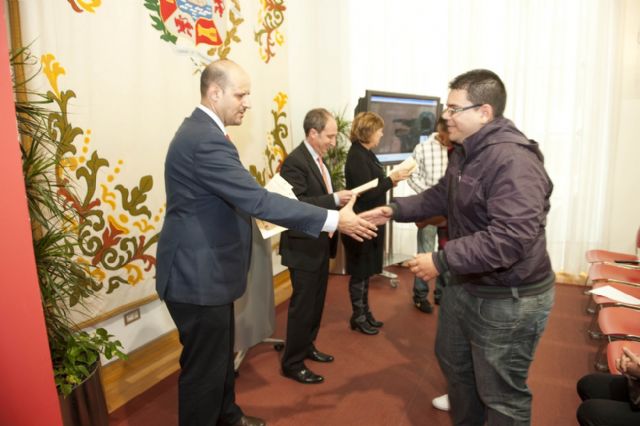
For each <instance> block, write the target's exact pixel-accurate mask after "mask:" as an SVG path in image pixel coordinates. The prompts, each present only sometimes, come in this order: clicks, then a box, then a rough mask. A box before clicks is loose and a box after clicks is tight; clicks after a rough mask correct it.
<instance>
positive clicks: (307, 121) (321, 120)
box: [302, 108, 333, 136]
mask: <svg viewBox="0 0 640 426" xmlns="http://www.w3.org/2000/svg"><path fill="white" fill-rule="evenodd" d="M330 118H333V115H331V113H330V112H329V111H327V110H326V109H324V108H314V109H312V110H311V111H309V112H308V113H307V115H305V116H304V122H303V123H302V126H303V127H304V135H305V136H309V132H310V131H311V129H316V132H318V133H321V132H322V131H323V130H324V127H325V126H326V125H327V121H329V119H330Z"/></svg>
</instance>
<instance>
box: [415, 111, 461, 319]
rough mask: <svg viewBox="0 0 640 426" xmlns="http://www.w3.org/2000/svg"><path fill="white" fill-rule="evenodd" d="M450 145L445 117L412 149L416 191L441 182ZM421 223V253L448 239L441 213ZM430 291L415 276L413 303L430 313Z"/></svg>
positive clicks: (436, 292) (442, 279) (436, 291)
mask: <svg viewBox="0 0 640 426" xmlns="http://www.w3.org/2000/svg"><path fill="white" fill-rule="evenodd" d="M450 147H451V142H450V141H449V133H448V130H447V122H446V120H444V119H443V118H442V117H441V118H440V119H439V120H438V122H437V124H436V131H435V132H434V133H432V134H431V136H430V137H429V139H428V140H427V141H426V142H423V143H420V144H418V145H416V147H415V149H414V150H413V154H412V156H413V158H414V160H416V164H417V168H416V171H415V172H414V173H413V174H412V175H411V177H410V178H409V180H408V181H407V183H408V184H409V186H410V187H411V189H413V190H414V191H415V192H416V193H420V192H422V191H424V190H426V189H429V188H431V187H432V186H433V185H435V184H436V183H438V181H439V180H440V178H441V177H442V176H444V172H445V170H446V169H447V164H448V160H447V158H448V148H450ZM416 225H417V226H418V236H417V242H418V253H430V252H432V251H434V248H435V243H436V236H437V237H438V241H439V244H438V248H441V247H440V246H441V245H442V243H444V241H443V242H442V243H440V238H442V237H444V238H445V239H446V229H447V228H446V219H445V218H444V217H442V216H437V217H435V218H429V219H427V220H424V221H422V222H417V223H416ZM445 280H446V278H445V277H444V276H438V277H437V279H436V286H435V289H434V291H433V295H434V301H435V302H436V304H437V303H438V302H439V300H440V294H441V292H442V286H443V284H446V281H445ZM428 294H429V286H428V284H427V282H425V281H424V280H422V279H421V278H419V277H417V276H416V277H415V279H414V282H413V303H414V305H415V306H416V308H418V309H419V310H420V311H421V312H425V313H431V312H432V311H433V307H432V306H431V303H429V300H427V295H428Z"/></svg>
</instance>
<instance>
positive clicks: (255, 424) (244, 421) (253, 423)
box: [233, 416, 267, 426]
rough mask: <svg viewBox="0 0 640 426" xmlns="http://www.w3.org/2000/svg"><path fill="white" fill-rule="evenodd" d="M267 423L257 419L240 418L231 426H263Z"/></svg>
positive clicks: (249, 417)
mask: <svg viewBox="0 0 640 426" xmlns="http://www.w3.org/2000/svg"><path fill="white" fill-rule="evenodd" d="M266 424H267V422H265V421H264V420H262V419H259V418H257V417H251V416H242V417H240V420H238V421H237V422H235V423H234V424H233V426H265V425H266Z"/></svg>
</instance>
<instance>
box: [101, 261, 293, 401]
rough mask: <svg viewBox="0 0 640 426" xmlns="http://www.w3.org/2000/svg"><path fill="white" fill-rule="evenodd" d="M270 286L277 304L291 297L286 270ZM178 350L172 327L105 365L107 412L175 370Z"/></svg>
mask: <svg viewBox="0 0 640 426" xmlns="http://www.w3.org/2000/svg"><path fill="white" fill-rule="evenodd" d="M273 287H274V297H275V304H276V306H278V305H279V304H280V303H282V302H284V301H286V300H287V299H288V298H289V297H291V280H290V277H289V270H285V271H283V272H281V273H279V274H278V275H276V276H275V277H273ZM181 349H182V346H180V340H179V338H178V332H177V331H176V330H174V331H172V332H169V333H167V334H165V335H163V336H160V337H158V338H157V339H155V340H154V341H152V342H150V343H147V344H146V345H144V346H142V347H140V348H138V349H136V350H135V351H132V352H131V353H130V354H129V359H128V360H126V361H120V360H118V361H114V362H112V363H110V364H108V365H106V366H104V367H103V368H102V386H103V388H104V392H105V397H106V399H107V408H108V409H109V412H110V413H111V412H112V411H114V410H116V409H118V408H120V407H121V406H122V405H124V404H125V403H127V402H128V401H130V400H131V399H133V398H135V397H136V396H138V395H140V394H141V393H142V392H144V391H146V390H147V389H149V388H150V387H152V386H153V385H155V384H156V383H158V382H159V381H160V380H162V379H164V378H166V377H167V376H169V375H171V374H173V373H174V372H176V371H178V369H179V368H180V365H179V359H180V351H181Z"/></svg>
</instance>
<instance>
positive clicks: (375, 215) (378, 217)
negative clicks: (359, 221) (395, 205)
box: [359, 206, 393, 226]
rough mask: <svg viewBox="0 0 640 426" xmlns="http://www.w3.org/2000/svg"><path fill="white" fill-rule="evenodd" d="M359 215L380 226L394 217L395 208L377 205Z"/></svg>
mask: <svg viewBox="0 0 640 426" xmlns="http://www.w3.org/2000/svg"><path fill="white" fill-rule="evenodd" d="M359 216H360V217H361V218H363V219H365V220H368V221H369V222H371V223H373V224H375V225H378V226H379V225H384V224H385V223H387V222H388V221H389V220H390V219H391V218H392V217H393V210H391V207H388V206H382V207H376V208H375V209H371V210H367V211H366V212H362V213H360V214H359Z"/></svg>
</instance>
